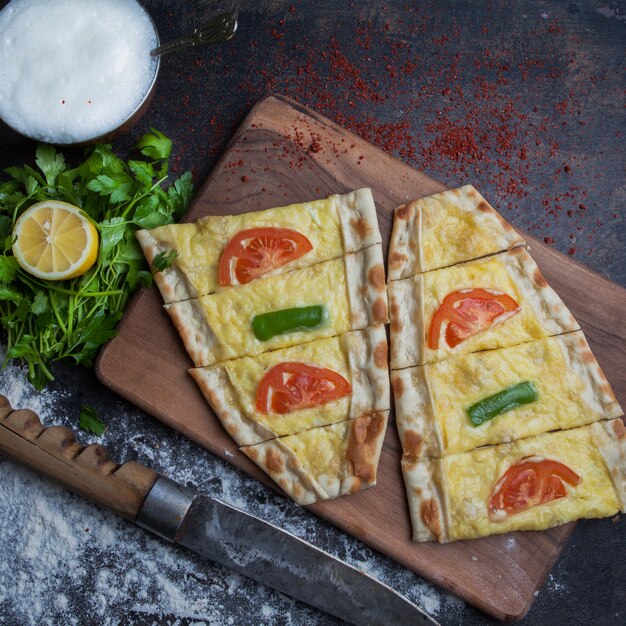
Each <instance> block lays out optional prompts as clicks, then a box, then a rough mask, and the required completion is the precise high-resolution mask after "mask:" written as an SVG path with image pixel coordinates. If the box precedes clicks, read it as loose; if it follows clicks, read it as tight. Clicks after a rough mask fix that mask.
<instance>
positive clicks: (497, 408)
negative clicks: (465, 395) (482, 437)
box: [466, 381, 538, 426]
mask: <svg viewBox="0 0 626 626" xmlns="http://www.w3.org/2000/svg"><path fill="white" fill-rule="evenodd" d="M537 398H538V395H537V387H535V383H533V382H528V381H526V382H523V383H518V384H517V385H511V386H510V387H506V389H503V390H502V391H498V393H495V394H494V395H493V396H489V397H488V398H483V399H482V400H479V401H478V402H476V404H472V406H471V407H469V409H466V411H467V414H468V415H469V418H470V420H471V421H472V424H474V426H480V425H481V424H484V423H485V422H488V421H489V420H491V419H493V418H494V417H497V416H498V415H501V414H502V413H506V412H507V411H512V410H513V409H516V408H517V407H518V406H522V404H530V403H531V402H535V400H537Z"/></svg>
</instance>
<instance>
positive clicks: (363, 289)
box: [344, 244, 389, 330]
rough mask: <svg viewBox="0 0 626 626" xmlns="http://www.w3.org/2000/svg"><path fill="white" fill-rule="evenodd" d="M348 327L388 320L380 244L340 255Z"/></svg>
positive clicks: (366, 325)
mask: <svg viewBox="0 0 626 626" xmlns="http://www.w3.org/2000/svg"><path fill="white" fill-rule="evenodd" d="M344 265H345V272H346V286H347V292H348V302H349V305H350V327H351V329H352V330H357V329H360V328H366V327H368V326H373V325H375V324H386V323H387V322H388V321H389V312H388V307H387V289H386V285H385V266H384V265H383V252H382V245H381V244H376V245H374V246H370V247H369V248H365V249H364V250H361V251H359V252H356V253H354V254H347V255H346V256H345V257H344Z"/></svg>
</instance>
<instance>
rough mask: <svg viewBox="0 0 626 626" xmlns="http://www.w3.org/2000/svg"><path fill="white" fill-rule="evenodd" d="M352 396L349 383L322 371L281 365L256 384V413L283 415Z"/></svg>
mask: <svg viewBox="0 0 626 626" xmlns="http://www.w3.org/2000/svg"><path fill="white" fill-rule="evenodd" d="M351 393H352V387H351V385H350V383H349V382H348V381H347V380H346V379H345V378H344V377H343V376H342V375H341V374H338V373H337V372H334V371H333V370H330V369H328V368H326V367H319V366H317V365H307V364H306V363H297V362H285V363H279V364H278V365H274V367H272V368H271V369H270V370H269V371H268V372H266V374H265V376H263V379H262V380H261V382H260V383H259V386H258V388H257V392H256V408H257V411H259V412H260V413H263V414H265V415H269V414H270V413H279V414H285V413H289V412H290V411H295V410H297V409H308V408H311V407H314V406H320V405H322V404H326V403H327V402H332V401H333V400H338V399H339V398H343V397H344V396H347V395H350V394H351Z"/></svg>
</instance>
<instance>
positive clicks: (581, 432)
mask: <svg viewBox="0 0 626 626" xmlns="http://www.w3.org/2000/svg"><path fill="white" fill-rule="evenodd" d="M570 446H571V447H570ZM577 446H578V447H577ZM535 450H536V452H534V451H535ZM533 453H534V454H536V455H537V457H538V458H541V457H546V456H547V457H549V458H554V459H556V460H559V459H560V458H562V457H563V455H565V454H567V456H566V457H565V458H566V459H567V460H566V464H567V465H568V466H570V467H571V469H573V471H575V472H576V473H578V474H579V476H581V478H582V481H581V483H580V487H581V488H583V491H582V492H581V493H580V494H579V493H578V488H576V487H571V486H568V487H567V489H568V491H572V492H573V493H572V498H573V499H572V500H569V499H568V498H561V499H557V500H555V501H554V502H552V503H550V502H548V503H545V504H542V505H536V506H534V507H532V508H530V509H527V510H526V511H522V512H520V513H517V514H515V515H512V516H509V517H506V516H505V518H504V520H505V521H503V520H499V521H495V520H491V521H488V520H489V518H488V510H487V506H488V496H486V497H483V496H478V495H477V494H481V493H484V494H488V493H490V492H491V491H492V490H493V488H494V485H495V484H497V482H494V481H498V480H501V477H502V475H503V474H504V472H505V471H506V468H509V467H511V466H512V465H513V464H514V463H517V462H518V461H519V460H520V459H521V458H532V455H533ZM579 455H582V456H580V461H579ZM537 457H536V458H537ZM603 461H604V464H605V467H602V464H603ZM464 470H465V471H464ZM494 470H495V474H493V471H494ZM605 470H606V473H605ZM402 472H403V475H404V480H405V486H406V490H407V496H408V501H409V510H410V515H411V523H412V526H413V541H418V542H421V541H439V542H440V543H447V542H449V541H455V540H457V539H476V538H479V537H484V536H488V535H490V534H498V533H503V532H512V531H516V530H543V529H546V528H550V527H553V526H558V525H561V524H565V523H567V522H570V521H573V520H576V519H581V518H584V517H588V518H595V517H607V516H611V515H614V514H615V513H617V512H618V511H620V510H621V511H622V512H624V511H626V508H625V503H626V500H625V498H626V428H625V427H624V423H623V422H622V420H621V419H619V418H618V419H613V420H609V421H601V422H596V423H594V424H591V425H586V426H582V427H580V428H574V429H571V430H568V431H556V432H551V433H544V434H542V435H539V436H537V437H529V438H527V439H523V440H519V441H517V442H513V443H511V444H501V445H498V446H486V447H483V448H479V449H477V450H473V451H471V452H465V453H462V454H453V455H449V456H446V457H442V458H440V459H431V460H426V461H417V460H415V459H411V458H405V459H403V460H402ZM448 473H449V474H450V479H448ZM459 473H461V474H466V475H464V476H463V480H461V482H459V483H458V484H457V486H456V488H455V492H454V493H451V485H450V482H449V480H457V482H458V474H459ZM459 485H464V486H466V487H467V486H469V488H468V489H464V488H463V487H462V486H459ZM585 485H587V486H586V487H585ZM598 485H601V491H598V490H597V489H598ZM533 511H534V513H531V512H533ZM458 515H461V516H462V518H461V519H462V526H461V527H459V520H458V519H457V518H456V517H454V516H458Z"/></svg>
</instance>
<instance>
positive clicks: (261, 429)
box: [189, 325, 390, 446]
mask: <svg viewBox="0 0 626 626" xmlns="http://www.w3.org/2000/svg"><path fill="white" fill-rule="evenodd" d="M320 341H327V340H320ZM339 341H340V345H341V348H342V350H343V352H344V353H345V354H346V357H347V361H348V367H349V372H350V384H351V386H352V396H351V399H350V404H349V408H348V412H347V414H345V415H344V416H343V417H341V418H340V420H341V421H343V420H345V419H347V418H349V419H357V418H359V417H362V416H363V415H367V414H370V413H374V412H377V411H388V410H389V407H390V397H389V396H390V394H389V370H388V367H387V336H386V333H385V328H384V326H382V325H379V326H372V327H370V328H367V329H365V330H362V331H352V332H348V333H345V334H344V335H341V336H340V337H339ZM307 345H309V344H307ZM278 352H280V355H281V361H298V360H301V357H300V356H299V355H301V353H302V347H301V346H300V345H296V346H292V347H291V348H285V349H283V350H280V351H278ZM228 363H229V362H228V361H226V362H223V363H220V364H218V365H214V366H211V367H203V368H195V369H191V370H189V373H190V374H191V376H192V377H193V379H194V380H195V381H196V383H197V384H198V386H199V387H200V390H201V391H202V394H203V395H204V397H205V398H206V400H207V402H208V403H209V404H210V405H211V407H212V408H213V411H214V412H215V414H216V415H217V417H218V418H219V420H220V422H221V423H222V425H223V426H224V428H225V429H226V431H227V432H228V434H229V435H230V436H231V437H232V438H233V439H234V440H235V441H236V442H237V443H238V444H239V445H240V446H249V445H254V444H256V443H260V442H262V441H266V440H267V439H272V438H275V437H278V436H280V435H281V433H277V432H275V431H274V430H272V429H271V428H269V427H268V426H266V425H265V424H263V423H261V422H259V421H258V420H256V419H255V418H254V414H253V415H250V414H249V413H248V411H247V410H246V408H244V407H245V406H246V403H245V402H244V401H243V398H242V397H241V396H240V392H239V390H238V389H237V388H236V387H235V385H234V384H233V382H232V380H231V378H230V375H229V371H228ZM248 404H249V403H248ZM340 420H336V421H340ZM321 425H327V424H324V423H323V422H322V424H321ZM296 432H298V431H295V432H293V433H288V434H296ZM282 434H283V435H284V433H282Z"/></svg>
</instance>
